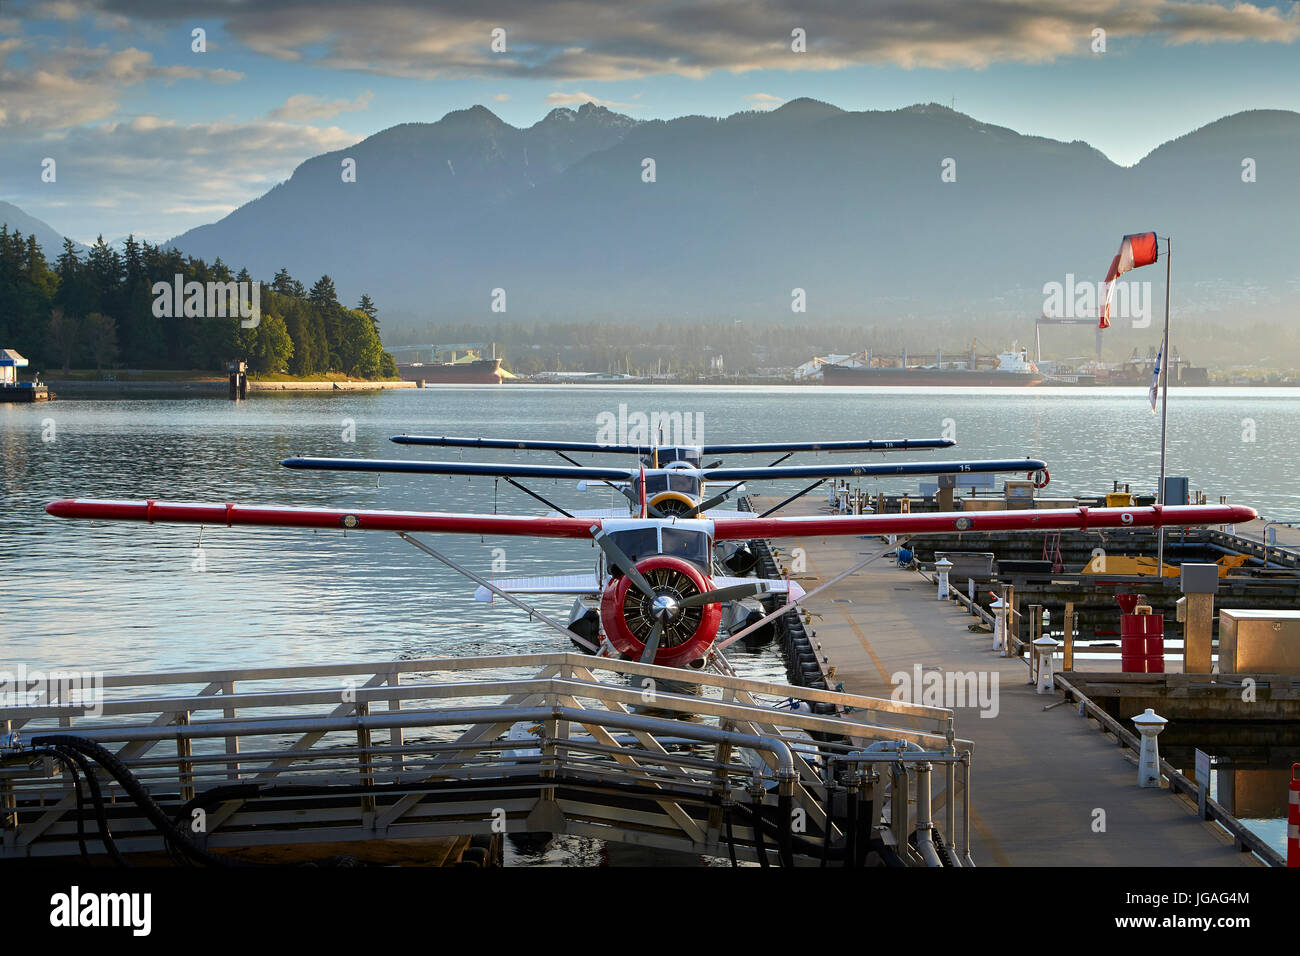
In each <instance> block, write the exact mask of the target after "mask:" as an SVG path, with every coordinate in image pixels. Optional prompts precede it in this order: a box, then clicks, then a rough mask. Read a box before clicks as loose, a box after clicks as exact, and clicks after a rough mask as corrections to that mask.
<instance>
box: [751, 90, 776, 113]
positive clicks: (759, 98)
mask: <svg viewBox="0 0 1300 956" xmlns="http://www.w3.org/2000/svg"><path fill="white" fill-rule="evenodd" d="M745 99H747V100H749V105H750V106H752V107H754V109H756V110H770V109H775V108H776V107H778V106H780V105H781V104H782V103H784V102H785V100H784V99H783V98H782V97H780V96H773V95H772V94H771V93H750V94H749V95H748V96H746V97H745Z"/></svg>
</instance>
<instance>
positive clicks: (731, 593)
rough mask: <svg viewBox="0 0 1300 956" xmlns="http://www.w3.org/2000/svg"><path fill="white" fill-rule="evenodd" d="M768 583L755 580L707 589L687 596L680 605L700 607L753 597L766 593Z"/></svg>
mask: <svg viewBox="0 0 1300 956" xmlns="http://www.w3.org/2000/svg"><path fill="white" fill-rule="evenodd" d="M766 593H767V585H766V584H765V583H764V582H762V581H755V582H754V583H752V584H733V585H732V586H731V587H729V588H717V589H715V590H713V591H705V592H703V593H702V594H694V595H692V596H691V597H688V598H685V599H684V600H682V601H681V603H680V604H678V607H683V608H686V607H699V606H700V605H701V604H722V603H724V602H726V601H739V600H740V599H741V598H747V597H752V596H754V595H755V594H766Z"/></svg>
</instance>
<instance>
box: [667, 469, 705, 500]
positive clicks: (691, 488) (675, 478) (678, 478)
mask: <svg viewBox="0 0 1300 956" xmlns="http://www.w3.org/2000/svg"><path fill="white" fill-rule="evenodd" d="M667 477H668V487H669V488H671V489H672V490H673V491H680V492H682V493H683V494H687V495H690V496H691V497H692V498H698V497H699V496H700V479H698V478H696V477H695V476H694V475H671V474H670V475H668V476H667Z"/></svg>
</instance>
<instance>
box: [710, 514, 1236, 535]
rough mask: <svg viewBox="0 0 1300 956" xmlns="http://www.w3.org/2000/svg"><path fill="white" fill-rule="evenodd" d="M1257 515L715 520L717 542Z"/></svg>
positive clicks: (1142, 524) (1135, 524) (1219, 520)
mask: <svg viewBox="0 0 1300 956" xmlns="http://www.w3.org/2000/svg"><path fill="white" fill-rule="evenodd" d="M1256 517H1258V514H1257V513H1256V512H1255V509H1254V508H1246V507H1243V506H1242V505H1168V506H1165V507H1163V508H1161V507H1159V506H1153V507H1144V508H1052V509H1047V510H1043V511H973V512H963V511H948V512H941V513H939V514H915V515H912V514H907V515H862V516H856V515H844V516H840V517H837V516H830V517H811V518H791V517H787V518H742V519H738V518H714V519H713V528H714V537H715V538H717V539H718V540H719V541H734V540H738V539H742V538H744V539H750V538H794V537H823V536H830V535H841V534H857V535H862V534H942V533H950V532H954V531H962V532H965V531H970V532H980V531H1063V530H1072V529H1075V528H1084V527H1086V528H1090V529H1091V528H1157V527H1161V526H1164V527H1169V526H1171V525H1172V526H1176V527H1183V526H1192V525H1203V524H1239V523H1241V522H1244V521H1250V520H1252V519H1254V518H1256Z"/></svg>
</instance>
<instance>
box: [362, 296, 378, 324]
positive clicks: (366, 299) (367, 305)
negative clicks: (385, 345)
mask: <svg viewBox="0 0 1300 956" xmlns="http://www.w3.org/2000/svg"><path fill="white" fill-rule="evenodd" d="M357 311H358V312H364V313H365V315H366V318H368V319H369V320H370V324H371V325H372V326H373V327H374V329H375V331H376V332H378V331H379V309H378V307H376V305H375V303H374V302H372V301H371V299H370V296H368V295H366V294H365V293H364V292H363V293H361V301H360V302H358V303H357Z"/></svg>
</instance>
